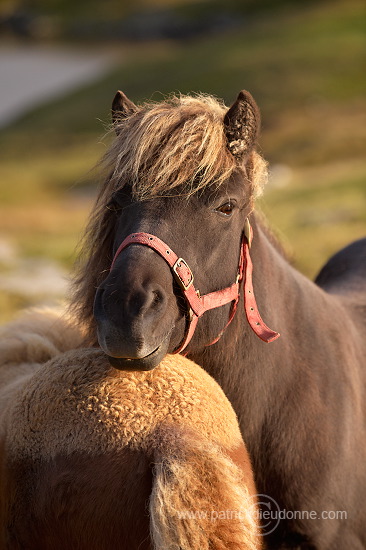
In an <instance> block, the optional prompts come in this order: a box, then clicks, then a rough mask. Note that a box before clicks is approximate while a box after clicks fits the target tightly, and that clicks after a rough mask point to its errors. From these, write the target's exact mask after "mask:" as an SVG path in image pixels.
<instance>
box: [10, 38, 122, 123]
mask: <svg viewBox="0 0 366 550" xmlns="http://www.w3.org/2000/svg"><path fill="white" fill-rule="evenodd" d="M113 64H114V55H112V54H111V53H110V52H102V53H100V52H99V51H98V52H93V51H86V50H75V49H73V48H66V47H64V48H61V47H51V46H47V47H44V46H43V47H42V46H35V45H5V44H0V75H1V77H0V128H3V127H5V126H7V125H8V124H10V123H11V122H13V121H14V120H16V119H17V118H18V117H19V116H21V115H23V114H24V113H26V112H27V111H29V110H31V109H33V108H34V107H36V106H38V105H40V104H41V103H43V102H44V101H48V100H50V99H52V98H55V97H57V96H62V95H64V94H65V93H66V92H68V91H71V90H72V89H73V88H77V87H79V86H81V85H83V84H86V83H90V82H93V81H95V80H98V79H99V78H100V77H101V76H103V74H104V73H106V72H107V71H108V70H109V69H110V68H111V67H112V66H113Z"/></svg>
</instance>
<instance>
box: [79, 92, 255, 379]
mask: <svg viewBox="0 0 366 550" xmlns="http://www.w3.org/2000/svg"><path fill="white" fill-rule="evenodd" d="M112 115H113V121H114V129H115V133H116V137H115V140H114V143H113V144H112V146H111V148H110V150H109V151H108V152H107V154H106V158H105V161H106V163H107V166H108V176H107V178H106V181H105V182H104V185H103V186H102V189H101V191H100V194H99V197H98V199H97V204H96V207H95V210H94V213H93V215H92V219H91V222H90V226H89V259H88V261H87V262H86V264H85V265H84V266H83V270H82V271H81V273H80V274H79V279H78V281H77V287H78V292H79V299H78V300H77V302H78V303H81V304H82V306H81V309H80V311H81V312H82V315H83V316H84V319H85V320H86V321H87V322H89V324H90V326H91V327H92V331H93V330H95V329H94V324H93V321H92V319H94V321H95V323H96V330H97V337H98V341H99V344H100V346H101V347H102V349H103V350H104V351H105V353H106V354H107V355H108V357H109V359H110V362H111V364H112V365H113V366H115V367H117V368H121V369H137V370H147V369H151V368H154V367H155V366H156V365H157V364H159V362H160V361H161V360H162V358H163V357H164V356H165V355H166V354H167V353H173V352H176V351H182V349H183V348H186V349H187V350H188V351H189V352H192V351H196V350H200V349H203V348H204V346H206V345H209V344H211V343H213V342H215V341H216V340H217V339H218V336H219V335H220V334H221V332H222V331H223V329H224V328H225V326H226V325H227V323H228V320H229V319H231V318H232V317H233V309H234V306H235V307H236V303H237V300H238V295H239V290H238V287H239V284H240V279H241V276H240V269H241V261H242V260H241V257H242V242H243V234H244V229H245V226H246V224H247V223H248V222H247V220H248V216H249V214H250V212H251V210H252V208H253V198H254V196H255V194H256V193H258V190H259V188H260V186H261V181H262V179H263V174H264V173H265V163H264V161H263V160H262V159H261V157H260V156H259V155H258V154H257V153H256V152H255V145H256V140H257V137H258V131H259V124H260V122H259V118H260V117H259V111H258V108H257V106H256V104H255V102H254V100H253V98H252V96H251V95H250V94H249V93H248V92H245V91H242V92H240V94H239V96H238V98H237V100H236V101H235V103H234V104H233V105H232V106H231V107H230V108H229V109H228V108H226V107H225V106H224V105H223V104H221V103H219V102H218V101H217V100H215V99H214V98H212V97H210V96H198V97H189V96H179V97H173V98H171V99H169V100H167V101H165V102H163V103H159V104H144V105H142V106H139V107H137V106H136V105H134V104H133V103H132V102H131V101H130V100H129V99H127V97H126V96H125V95H124V94H122V93H121V92H118V93H117V95H116V97H115V99H114V101H113V105H112ZM247 237H248V235H247ZM134 239H135V240H134ZM151 241H152V242H151ZM121 243H122V245H121ZM235 285H236V287H235ZM87 287H88V288H87ZM234 287H235V288H236V290H237V296H235V288H234ZM95 288H97V290H96V293H95ZM91 289H92V290H91ZM225 292H226V294H225ZM94 293H95V296H94ZM211 293H216V294H215V296H214V295H211ZM189 296H191V300H190V298H189ZM92 297H93V298H94V305H93V312H92V310H91V302H92ZM225 297H226V298H225ZM202 298H203V299H202ZM202 304H205V309H202V307H203V306H202ZM216 304H217V305H216ZM201 306H202V307H201ZM203 313H204V317H203V318H201V317H202V315H203ZM196 314H197V315H196ZM192 315H193V316H195V315H196V317H197V319H198V318H200V320H199V322H198V323H197V320H196V321H195V322H194V328H196V327H197V330H196V331H195V332H194V330H193V329H192V326H191V323H192ZM92 316H93V317H92ZM193 332H194V334H193ZM188 333H189V334H188ZM187 346H188V347H187Z"/></svg>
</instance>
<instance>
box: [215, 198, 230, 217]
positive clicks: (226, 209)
mask: <svg viewBox="0 0 366 550" xmlns="http://www.w3.org/2000/svg"><path fill="white" fill-rule="evenodd" d="M233 210H234V204H233V203H232V202H230V201H229V202H225V203H224V204H222V205H221V206H219V207H218V208H215V212H217V213H218V214H222V215H223V216H226V217H229V216H231V214H232V213H233Z"/></svg>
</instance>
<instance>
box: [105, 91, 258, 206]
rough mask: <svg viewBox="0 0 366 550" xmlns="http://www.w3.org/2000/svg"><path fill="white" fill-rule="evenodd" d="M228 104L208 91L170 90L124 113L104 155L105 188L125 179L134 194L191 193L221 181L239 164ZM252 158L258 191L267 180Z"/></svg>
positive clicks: (140, 196) (142, 196)
mask: <svg viewBox="0 0 366 550" xmlns="http://www.w3.org/2000/svg"><path fill="white" fill-rule="evenodd" d="M227 110H228V108H227V107H226V106H225V105H224V104H223V103H222V102H220V101H219V100H217V99H215V98H214V97H213V96H210V95H204V94H197V95H195V96H186V95H178V96H176V95H172V96H171V97H169V98H167V99H165V100H163V101H162V102H159V103H145V104H143V105H141V106H139V107H138V108H137V110H136V111H134V112H133V113H132V114H131V115H130V116H127V117H122V118H121V119H120V120H119V122H118V124H117V125H116V127H115V128H114V129H115V130H116V133H117V137H116V139H115V141H114V143H113V145H112V147H111V148H110V149H109V151H108V152H107V153H106V155H105V158H104V162H105V164H106V165H107V167H109V171H110V172H111V179H110V180H109V182H108V189H106V191H107V193H108V194H110V191H111V190H112V189H113V190H115V191H116V190H118V189H120V188H121V187H123V186H124V185H125V184H126V183H128V184H129V185H132V192H133V196H134V197H135V198H136V199H138V200H144V199H147V198H151V197H156V196H158V195H172V194H177V193H178V194H182V195H186V196H190V195H192V194H195V193H197V192H199V191H200V190H202V189H205V188H207V187H211V188H212V187H215V186H220V185H222V184H223V183H224V182H226V181H227V180H228V178H229V177H230V176H231V174H232V173H233V171H234V170H235V169H237V167H238V162H237V159H236V158H235V157H234V156H233V155H232V154H231V153H230V151H229V149H228V143H227V137H226V135H225V130H224V124H223V121H224V116H225V114H226V112H227ZM251 164H252V165H253V174H252V175H251V181H250V184H251V187H252V192H253V193H254V194H255V195H258V194H260V193H261V190H262V187H263V184H264V183H265V181H266V174H267V172H266V164H265V162H264V161H263V159H262V158H261V157H260V156H259V155H258V154H257V153H253V154H252V162H251Z"/></svg>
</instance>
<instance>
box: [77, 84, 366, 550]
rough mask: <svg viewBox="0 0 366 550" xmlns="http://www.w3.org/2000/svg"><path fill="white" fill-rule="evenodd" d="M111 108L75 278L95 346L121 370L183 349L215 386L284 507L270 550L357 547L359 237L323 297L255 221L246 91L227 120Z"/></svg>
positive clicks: (252, 117)
mask: <svg viewBox="0 0 366 550" xmlns="http://www.w3.org/2000/svg"><path fill="white" fill-rule="evenodd" d="M112 110H113V117H114V127H115V131H116V137H115V140H114V142H113V144H112V146H111V147H110V149H109V150H108V152H107V154H106V156H105V159H104V161H105V166H106V170H107V175H106V178H105V180H104V182H103V183H102V185H101V188H100V192H99V196H98V198H97V201H96V205H95V208H94V210H93V212H92V215H91V219H90V223H89V227H88V230H87V238H86V241H85V247H84V262H82V263H81V264H80V267H79V271H78V273H77V275H76V277H75V287H74V290H75V292H74V298H73V308H74V310H75V312H76V314H77V316H78V317H79V319H80V320H81V323H82V325H83V327H84V329H85V330H86V332H87V337H86V342H87V343H88V344H92V345H94V344H95V343H96V342H99V345H100V347H101V348H102V350H103V351H104V352H105V353H106V355H107V356H108V358H109V361H110V363H111V364H112V365H114V366H115V367H116V368H120V369H125V370H148V369H154V368H155V366H156V365H157V364H159V362H160V361H161V359H162V358H163V357H164V356H165V354H166V353H175V352H183V353H184V354H187V356H188V357H189V358H191V359H193V360H194V361H195V362H197V363H198V364H200V365H201V366H203V367H204V369H205V370H206V371H208V372H209V373H210V374H211V375H212V376H213V377H214V378H215V379H216V380H217V381H218V382H219V383H220V385H221V387H222V388H223V389H224V391H225V393H226V394H227V396H228V397H229V399H230V401H231V403H232V405H233V407H234V409H235V411H236V413H237V415H238V418H239V421H240V426H241V431H242V434H243V437H244V440H245V442H246V444H247V445H248V449H249V452H250V454H251V457H252V460H253V466H254V471H255V476H256V482H257V484H258V488H259V492H260V493H262V494H265V495H267V496H268V497H269V498H270V499H273V500H274V501H276V503H277V505H278V507H279V509H280V510H282V512H283V511H284V512H283V514H282V518H281V520H280V521H279V523H278V525H277V526H276V528H275V529H274V530H273V531H272V533H271V534H268V536H267V538H266V540H267V542H268V546H269V548H304V549H305V548H316V549H318V550H325V549H335V548H337V549H338V548H347V549H350V550H358V549H361V548H364V547H365V545H366V533H365V528H364V520H365V516H366V508H365V504H364V496H363V495H364V492H365V490H366V445H365V435H366V434H365V407H364V406H363V402H364V400H365V390H366V388H365V377H366V369H365V356H366V339H365V337H364V334H365V325H366V315H365V306H366V291H365V284H364V281H365V276H366V259H365V247H366V244H365V241H361V242H360V243H359V244H358V245H357V247H356V248H353V249H350V250H348V251H347V252H344V253H342V254H343V255H342V254H341V259H340V260H339V261H337V262H335V264H334V266H333V267H332V268H330V269H328V270H327V277H326V279H327V283H326V285H324V288H322V287H321V282H322V280H323V279H322V278H320V279H319V280H318V282H319V284H314V283H313V282H311V281H309V280H308V279H307V278H306V277H304V276H303V275H302V274H300V273H299V272H297V271H296V270H295V269H294V268H293V267H292V266H291V265H290V264H289V263H288V261H287V260H286V258H285V257H284V254H283V253H282V251H281V247H280V246H279V245H278V244H277V242H276V240H275V239H274V238H273V237H272V236H271V234H270V232H269V231H268V230H267V229H266V227H265V226H264V224H263V223H262V222H261V221H259V219H258V217H257V215H256V214H255V212H254V211H253V208H254V202H255V198H256V196H258V195H259V194H260V192H261V191H262V188H263V185H264V183H265V181H266V174H267V170H266V163H265V162H264V161H263V159H262V158H261V156H260V155H259V154H258V153H257V152H256V149H255V147H256V142H257V139H258V133H259V124H260V121H259V118H260V117H259V111H258V108H257V106H256V104H255V102H254V100H253V98H252V97H251V95H250V94H249V93H248V92H245V91H243V92H241V93H240V94H239V96H238V98H237V100H236V101H235V102H234V104H233V105H232V106H231V107H230V108H229V109H228V108H227V107H225V105H224V104H223V103H221V102H219V101H217V100H216V99H214V98H212V97H210V96H206V95H197V96H193V97H191V96H172V97H171V98H169V99H167V100H164V101H162V102H161V103H146V104H143V105H141V106H136V105H134V104H133V103H132V102H131V101H130V100H128V99H127V98H126V96H125V95H124V94H122V93H121V92H120V93H118V94H117V95H116V98H115V100H114V102H113V107H112ZM346 257H347V262H346V263H345V264H344V262H343V260H342V258H343V259H345V258H346ZM343 265H345V267H342V266H343ZM252 270H253V271H252ZM332 278H335V279H337V280H338V279H342V282H339V283H337V284H332ZM279 334H280V335H281V336H280V337H278V335H279ZM285 512H286V513H285ZM311 512H312V514H311ZM336 512H342V513H340V514H339V515H337V514H336ZM345 516H347V519H346V518H345ZM315 517H316V520H315V519H314V518H315ZM330 517H331V518H332V519H329V518H330Z"/></svg>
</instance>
